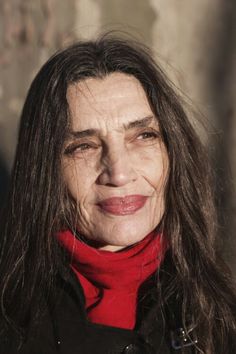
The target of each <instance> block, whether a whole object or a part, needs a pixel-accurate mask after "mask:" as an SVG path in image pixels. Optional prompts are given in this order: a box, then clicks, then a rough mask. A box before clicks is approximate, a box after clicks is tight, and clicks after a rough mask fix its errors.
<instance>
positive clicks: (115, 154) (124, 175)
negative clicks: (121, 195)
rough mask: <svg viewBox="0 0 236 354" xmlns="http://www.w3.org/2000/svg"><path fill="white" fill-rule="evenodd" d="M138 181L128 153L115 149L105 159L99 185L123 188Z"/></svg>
mask: <svg viewBox="0 0 236 354" xmlns="http://www.w3.org/2000/svg"><path fill="white" fill-rule="evenodd" d="M136 179H137V173H136V171H135V169H134V168H133V166H132V161H131V157H130V156H129V154H128V152H127V151H125V150H124V151H121V149H117V150H115V149H113V151H110V152H109V153H107V155H106V156H104V157H103V159H102V172H101V173H100V175H99V177H98V183H99V184H103V185H109V186H113V187H122V186H124V185H126V184H128V183H130V182H133V181H135V180H136Z"/></svg>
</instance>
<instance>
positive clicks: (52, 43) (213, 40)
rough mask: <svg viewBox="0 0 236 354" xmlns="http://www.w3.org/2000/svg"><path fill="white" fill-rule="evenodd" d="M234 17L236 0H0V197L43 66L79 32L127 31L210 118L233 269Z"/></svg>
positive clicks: (226, 242) (84, 35)
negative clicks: (25, 105)
mask: <svg viewBox="0 0 236 354" xmlns="http://www.w3.org/2000/svg"><path fill="white" fill-rule="evenodd" d="M235 24H236V1H235V0H227V1H225V0H198V1H196V0H149V1H148V0H67V1H64V0H41V1H40V0H35V1H30V0H11V1H8V0H1V2H0V107H1V110H0V112H1V113H0V169H1V172H0V178H1V179H0V198H1V196H2V195H3V194H4V190H5V187H4V186H5V184H6V181H7V178H8V173H9V170H10V167H11V164H12V161H13V157H14V150H15V144H16V138H17V126H18V121H19V115H20V111H21V108H22V104H23V101H24V98H25V95H26V92H27V89H28V86H29V84H30V82H31V80H32V78H33V77H34V75H35V73H36V72H37V70H38V69H39V67H40V66H41V65H42V63H43V62H44V61H45V60H46V59H47V58H48V56H49V55H50V54H51V53H53V52H54V51H55V49H57V48H61V47H62V46H64V45H66V44H67V43H70V42H72V41H73V40H76V39H77V38H89V37H91V36H94V35H96V33H98V32H99V31H101V30H102V31H104V30H109V29H120V30H125V31H127V32H129V33H131V34H133V35H135V36H136V37H137V38H139V39H140V40H142V41H144V42H145V43H146V44H148V45H150V46H152V48H153V49H154V51H155V53H156V57H157V59H158V60H159V62H160V63H161V64H162V66H163V67H164V69H165V70H166V71H167V73H168V75H169V76H170V78H171V79H172V80H173V82H174V83H175V84H176V85H177V86H178V87H179V88H180V89H181V90H182V91H183V92H184V93H185V94H186V95H187V96H188V98H187V101H188V103H190V104H191V105H192V106H194V109H195V111H197V110H201V111H202V112H203V113H204V115H205V116H206V117H207V118H208V120H209V121H210V122H211V125H208V133H210V134H209V135H208V140H207V142H208V146H209V149H210V152H211V156H212V159H213V160H214V163H215V166H216V171H217V177H218V187H217V195H218V200H219V205H220V215H221V216H222V222H223V224H222V225H223V227H222V233H221V234H222V246H223V251H224V252H225V253H226V257H227V259H228V260H229V262H230V264H231V266H232V268H233V269H235V270H236V257H235V256H236V240H235V238H236V237H235V229H236V218H235V211H236V198H235V192H234V189H235V184H236V113H235V112H236V109H235V108H236V103H235V102H236V97H235V96H236V94H235V93H236V87H235V86H236V25H235ZM185 98H186V97H185ZM230 169H231V174H230Z"/></svg>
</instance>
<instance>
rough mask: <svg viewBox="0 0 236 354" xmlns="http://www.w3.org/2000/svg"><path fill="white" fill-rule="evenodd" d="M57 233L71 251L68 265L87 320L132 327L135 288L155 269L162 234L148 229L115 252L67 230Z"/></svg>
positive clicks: (162, 249)
mask: <svg viewBox="0 0 236 354" xmlns="http://www.w3.org/2000/svg"><path fill="white" fill-rule="evenodd" d="M57 237H58V239H59V242H60V243H61V244H62V246H63V247H64V248H65V249H66V250H67V251H68V253H69V254H70V255H71V268H72V269H73V271H74V272H75V274H76V276H77V277H78V279H79V281H80V283H81V285H82V287H83V290H84V295H85V300H86V311H87V315H88V318H89V320H90V321H91V322H94V323H100V324H104V325H109V326H113V327H121V328H127V329H133V328H134V326H135V321H136V307H137V293H138V289H139V287H140V285H141V284H142V283H143V282H144V281H145V280H146V279H147V278H148V277H149V276H150V275H151V274H153V273H154V272H155V271H156V270H157V268H158V266H159V265H160V263H161V261H162V260H163V257H164V254H165V250H166V243H165V242H163V238H162V236H161V235H160V234H156V233H154V232H152V233H150V234H149V235H148V236H146V237H145V238H144V239H143V240H142V241H140V242H139V243H137V244H135V245H134V246H132V247H129V248H126V249H124V250H121V251H119V252H110V251H104V250H98V249H96V248H93V247H90V246H88V245H87V244H85V243H83V242H82V241H80V240H78V239H77V238H76V237H75V236H74V235H73V234H72V233H71V232H70V231H64V232H61V233H59V234H58V236H57Z"/></svg>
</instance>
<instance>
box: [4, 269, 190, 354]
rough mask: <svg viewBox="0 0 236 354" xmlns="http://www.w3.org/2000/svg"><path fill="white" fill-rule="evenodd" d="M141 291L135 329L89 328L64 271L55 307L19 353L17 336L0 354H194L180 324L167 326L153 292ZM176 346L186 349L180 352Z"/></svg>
mask: <svg viewBox="0 0 236 354" xmlns="http://www.w3.org/2000/svg"><path fill="white" fill-rule="evenodd" d="M149 281H150V283H146V284H145V286H144V287H146V288H149V289H150V284H151V283H152V281H153V280H152V279H150V280H149ZM143 290H144V291H143V293H146V294H147V295H146V296H142V291H141V292H140V294H141V296H140V298H141V299H140V301H139V307H138V317H137V325H136V328H135V329H134V330H126V329H120V328H115V327H109V326H104V325H99V324H94V323H91V322H89V321H88V319H87V316H86V312H85V306H84V295H83V290H82V287H81V285H80V284H79V282H78V280H77V278H76V277H75V275H74V274H73V273H72V272H70V273H68V272H63V275H61V276H59V277H58V283H57V294H58V297H57V300H56V303H55V300H54V306H51V305H50V300H49V302H48V303H47V306H46V309H45V312H44V315H43V317H42V318H41V320H40V325H38V326H36V327H35V326H31V327H30V328H31V329H30V331H29V332H28V336H27V339H26V341H25V342H24V343H23V345H21V346H20V348H19V341H18V339H17V337H16V335H14V334H13V333H9V334H8V335H6V334H5V335H4V338H3V337H1V339H0V354H16V353H17V354H93V353H94V354H108V353H109V354H121V353H123V354H173V353H175V354H180V353H181V354H182V353H184V354H194V353H195V350H194V346H193V345H191V343H189V341H188V340H187V339H186V338H185V336H184V332H183V331H182V330H181V325H180V324H179V323H177V322H175V320H174V321H172V319H171V318H172V317H173V318H174V319H175V316H172V315H173V313H171V312H172V310H171V309H170V315H168V316H167V317H168V319H167V318H166V314H165V315H164V313H163V311H162V310H161V309H160V306H159V305H158V302H157V296H156V295H157V294H156V290H155V287H151V290H150V291H148V292H147V291H146V290H145V289H143ZM52 308H53V310H52ZM174 311H175V310H174ZM171 322H172V323H171ZM181 343H184V344H185V345H186V347H184V349H182V351H181V350H180V349H179V346H180V345H181Z"/></svg>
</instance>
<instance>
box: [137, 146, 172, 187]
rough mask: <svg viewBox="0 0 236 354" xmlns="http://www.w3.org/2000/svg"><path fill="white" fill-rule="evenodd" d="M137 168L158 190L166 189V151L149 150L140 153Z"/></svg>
mask: <svg viewBox="0 0 236 354" xmlns="http://www.w3.org/2000/svg"><path fill="white" fill-rule="evenodd" d="M135 165H136V170H137V171H138V173H139V175H141V176H142V177H143V178H144V179H145V180H146V181H147V182H148V184H149V185H150V186H151V187H152V188H153V189H154V190H155V191H157V192H160V191H161V190H162V189H164V186H165V183H166V178H167V174H168V158H167V154H166V153H165V152H160V151H158V152H157V151H155V150H154V151H149V152H148V153H145V154H139V156H138V158H137V159H136V163H135Z"/></svg>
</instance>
